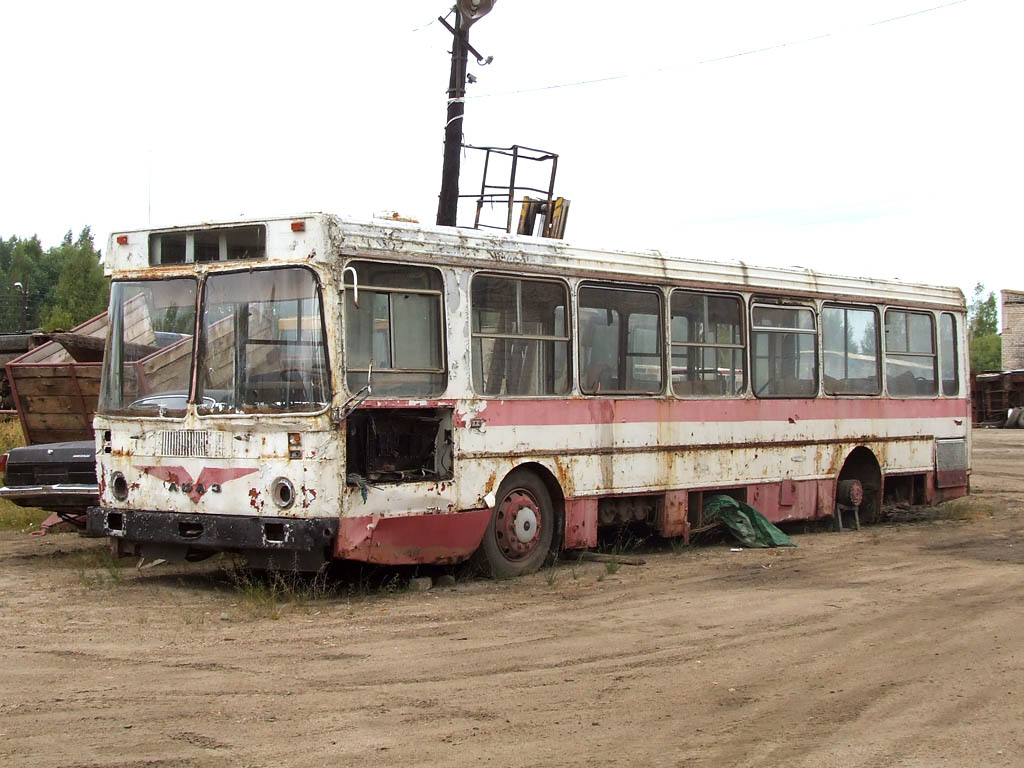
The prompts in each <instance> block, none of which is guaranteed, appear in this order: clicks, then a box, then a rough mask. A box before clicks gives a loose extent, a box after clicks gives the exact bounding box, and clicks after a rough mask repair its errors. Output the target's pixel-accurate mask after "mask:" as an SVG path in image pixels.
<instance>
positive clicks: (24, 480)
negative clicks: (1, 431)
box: [0, 440, 99, 517]
mask: <svg viewBox="0 0 1024 768" xmlns="http://www.w3.org/2000/svg"><path fill="white" fill-rule="evenodd" d="M3 458H4V459H5V460H6V464H5V467H4V487H3V488H0V498H4V499H9V500H10V501H12V502H14V503H15V504H17V505H18V506H21V507H38V508H39V509H45V510H47V511H49V512H56V513H57V514H58V515H60V516H61V517H71V516H76V515H82V514H85V511H86V509H87V508H88V507H93V506H96V504H98V503H99V486H98V485H97V483H96V444H95V443H93V441H92V440H79V441H75V442H71V443H47V444H42V445H26V446H23V447H21V448H14V449H12V450H11V451H9V452H8V453H7V454H5V455H4V457H3Z"/></svg>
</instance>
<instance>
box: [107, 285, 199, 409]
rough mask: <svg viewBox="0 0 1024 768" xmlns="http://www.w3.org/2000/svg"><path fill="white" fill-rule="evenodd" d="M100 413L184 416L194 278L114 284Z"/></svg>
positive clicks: (111, 294)
mask: <svg viewBox="0 0 1024 768" xmlns="http://www.w3.org/2000/svg"><path fill="white" fill-rule="evenodd" d="M109 323H110V325H109V334H110V335H109V341H108V348H107V354H106V355H104V358H103V381H102V384H101V387H100V399H99V411H100V413H106V414H124V415H130V416H144V415H153V414H159V415H161V416H181V415H183V414H184V413H185V407H186V404H187V403H188V390H189V381H190V380H191V374H192V334H193V333H194V331H195V323H196V281H195V279H194V278H190V277H188V278H176V279H172V280H140V281H134V282H114V283H113V285H111V287H110V312H109Z"/></svg>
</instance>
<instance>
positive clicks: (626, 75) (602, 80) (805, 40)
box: [414, 0, 967, 99]
mask: <svg viewBox="0 0 1024 768" xmlns="http://www.w3.org/2000/svg"><path fill="white" fill-rule="evenodd" d="M966 2H967V0H951V1H950V2H948V3H943V4H942V5H936V6H933V7H931V8H923V9H921V10H920V11H912V12H911V13H905V14H903V15H902V16H893V17H892V18H889V19H881V20H879V21H872V22H870V23H868V24H864V25H863V27H864V28H865V29H866V28H869V27H877V26H879V25H880V24H888V23H889V22H892V21H900V20H901V19H909V18H911V17H913V16H920V15H922V14H925V13H931V12H933V11H941V10H942V9H944V8H949V7H950V6H953V5H961V4H962V3H966ZM414 31H416V30H414ZM832 36H833V33H832V32H825V33H824V34H821V35H814V36H813V37H805V38H801V39H799V40H789V41H787V42H785V43H778V44H776V45H767V46H764V47H762V48H752V49H750V50H749V51H739V52H738V53H730V54H727V55H725V56H716V57H715V58H711V59H700V60H699V61H697V64H698V65H699V64H714V63H716V62H719V61H728V60H729V59H738V58H740V57H741V56H753V55H754V54H758V53H765V52H767V51H775V50H778V49H779V48H787V47H789V46H795V45H803V44H804V43H811V42H814V41H815V40H824V39H825V38H828V37H832ZM676 69H679V67H659V68H657V69H650V70H645V71H643V72H627V73H623V74H621V75H609V76H608V77H597V78H593V79H590V80H577V81H576V82H572V83H558V84H555V85H541V86H538V87H536V88H521V89H519V90H515V91H501V92H499V93H481V94H477V95H474V96H470V95H468V94H467V95H466V97H465V98H467V99H487V98H492V97H498V96H516V95H518V94H522V93H538V92H540V91H552V90H555V89H557V88H576V87H578V86H581V85H595V84H596V83H607V82H611V81H613V80H625V79H627V78H631V77H638V76H643V75H655V74H659V73H661V72H671V71H673V70H676Z"/></svg>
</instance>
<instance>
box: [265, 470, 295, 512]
mask: <svg viewBox="0 0 1024 768" xmlns="http://www.w3.org/2000/svg"><path fill="white" fill-rule="evenodd" d="M270 498H272V499H273V500H274V503H275V504H276V505H277V506H278V508H279V509H288V507H290V506H291V505H292V504H294V503H295V486H293V485H292V484H291V481H290V480H289V479H288V478H287V477H279V478H277V479H276V480H274V482H272V483H271V484H270Z"/></svg>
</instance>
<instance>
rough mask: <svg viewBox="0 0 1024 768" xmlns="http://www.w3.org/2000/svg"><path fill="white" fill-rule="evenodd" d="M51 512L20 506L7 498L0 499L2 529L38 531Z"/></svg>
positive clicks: (21, 531)
mask: <svg viewBox="0 0 1024 768" xmlns="http://www.w3.org/2000/svg"><path fill="white" fill-rule="evenodd" d="M49 516H50V513H49V512H46V511H44V510H42V509H33V508H31V507H19V506H18V505H17V504H14V503H12V502H10V501H8V500H7V499H0V531H18V532H19V533H30V532H32V531H38V530H39V526H40V525H42V524H43V521H44V520H45V519H46V518H48V517H49Z"/></svg>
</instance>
